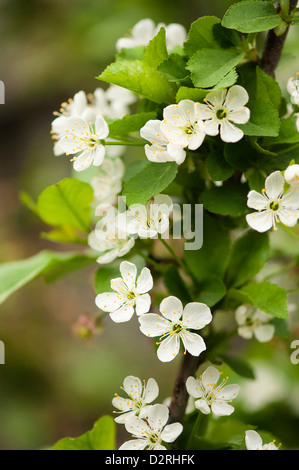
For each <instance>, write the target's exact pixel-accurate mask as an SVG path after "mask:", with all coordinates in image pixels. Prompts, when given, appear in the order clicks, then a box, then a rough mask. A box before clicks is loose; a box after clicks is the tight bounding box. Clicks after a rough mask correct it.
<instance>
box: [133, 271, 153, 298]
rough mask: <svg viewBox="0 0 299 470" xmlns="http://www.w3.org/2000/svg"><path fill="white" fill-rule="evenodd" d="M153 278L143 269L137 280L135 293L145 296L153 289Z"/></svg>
mask: <svg viewBox="0 0 299 470" xmlns="http://www.w3.org/2000/svg"><path fill="white" fill-rule="evenodd" d="M153 283H154V281H153V276H152V275H151V272H150V270H149V269H148V268H143V269H142V271H141V273H140V276H139V277H138V279H137V287H136V292H138V294H145V293H146V292H148V291H150V290H151V289H152V288H153Z"/></svg>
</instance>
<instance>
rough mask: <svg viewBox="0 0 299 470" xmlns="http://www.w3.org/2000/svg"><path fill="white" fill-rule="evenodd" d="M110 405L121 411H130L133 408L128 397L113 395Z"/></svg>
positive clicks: (132, 403)
mask: <svg viewBox="0 0 299 470" xmlns="http://www.w3.org/2000/svg"><path fill="white" fill-rule="evenodd" d="M112 405H113V406H114V407H115V408H117V409H118V410H121V411H124V412H126V411H131V410H133V409H134V402H133V401H132V400H130V399H128V398H123V397H119V396H117V397H114V398H113V400H112Z"/></svg>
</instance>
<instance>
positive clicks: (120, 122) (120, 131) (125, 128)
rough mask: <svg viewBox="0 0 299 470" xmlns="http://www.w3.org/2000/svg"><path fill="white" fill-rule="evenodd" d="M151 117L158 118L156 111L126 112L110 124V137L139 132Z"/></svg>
mask: <svg viewBox="0 0 299 470" xmlns="http://www.w3.org/2000/svg"><path fill="white" fill-rule="evenodd" d="M150 119H156V113H140V114H133V115H130V114H126V116H124V117H123V118H122V119H116V120H115V121H113V122H111V124H109V137H112V138H113V137H119V136H121V135H127V134H130V133H131V132H139V131H140V129H141V128H142V127H143V126H144V125H145V124H146V123H147V121H149V120H150Z"/></svg>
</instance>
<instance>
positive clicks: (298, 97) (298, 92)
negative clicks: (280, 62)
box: [287, 72, 299, 106]
mask: <svg viewBox="0 0 299 470" xmlns="http://www.w3.org/2000/svg"><path fill="white" fill-rule="evenodd" d="M287 90H288V92H289V93H290V95H291V101H292V103H293V104H295V105H296V106H299V72H297V74H296V78H295V77H291V78H290V79H289V81H288V83H287Z"/></svg>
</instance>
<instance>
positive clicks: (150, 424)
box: [119, 404, 183, 450]
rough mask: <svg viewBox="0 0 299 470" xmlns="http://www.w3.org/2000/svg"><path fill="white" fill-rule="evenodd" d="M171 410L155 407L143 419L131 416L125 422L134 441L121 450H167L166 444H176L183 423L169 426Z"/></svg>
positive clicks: (123, 446) (127, 443) (161, 406)
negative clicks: (164, 443)
mask: <svg viewBox="0 0 299 470" xmlns="http://www.w3.org/2000/svg"><path fill="white" fill-rule="evenodd" d="M168 418H169V410H168V408H167V406H166V405H160V404H157V405H153V406H151V408H150V409H149V411H148V416H147V418H146V420H145V419H142V418H140V417H138V416H131V417H130V418H128V419H127V420H126V421H125V427H126V430H127V431H128V432H129V433H130V434H132V435H133V437H134V439H131V440H130V441H127V442H125V443H124V444H123V445H122V446H120V448H119V450H166V447H165V446H164V445H163V441H164V442H168V443H171V442H174V441H175V440H176V439H177V438H178V437H179V435H180V434H181V432H182V431H183V426H182V425H181V423H172V424H167V421H168Z"/></svg>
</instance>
